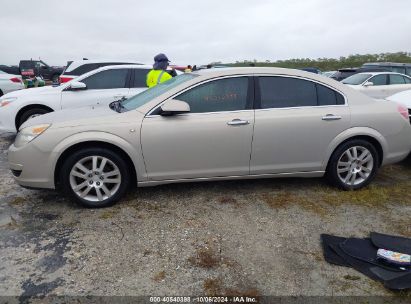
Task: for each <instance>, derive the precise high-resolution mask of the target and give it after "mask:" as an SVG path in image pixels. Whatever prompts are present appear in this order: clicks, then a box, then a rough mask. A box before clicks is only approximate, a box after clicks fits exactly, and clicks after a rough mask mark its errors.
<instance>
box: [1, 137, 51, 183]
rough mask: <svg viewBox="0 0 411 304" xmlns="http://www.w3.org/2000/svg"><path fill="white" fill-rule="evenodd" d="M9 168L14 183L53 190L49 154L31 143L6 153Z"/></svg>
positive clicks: (12, 148)
mask: <svg viewBox="0 0 411 304" xmlns="http://www.w3.org/2000/svg"><path fill="white" fill-rule="evenodd" d="M8 160H9V167H10V169H11V170H12V173H13V177H14V179H15V180H16V182H17V183H18V184H19V185H21V186H24V187H30V188H46V189H54V188H55V186H54V173H53V172H54V171H53V169H52V165H51V164H52V161H51V156H50V153H47V152H43V151H41V150H40V149H38V148H37V147H36V146H35V145H33V144H32V143H28V144H27V145H25V146H23V147H20V148H16V147H15V146H14V144H13V145H11V146H10V148H9V151H8Z"/></svg>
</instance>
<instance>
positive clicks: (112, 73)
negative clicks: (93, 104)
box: [81, 69, 128, 90]
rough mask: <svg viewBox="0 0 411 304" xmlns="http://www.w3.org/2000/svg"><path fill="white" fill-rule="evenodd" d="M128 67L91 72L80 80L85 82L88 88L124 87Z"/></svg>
mask: <svg viewBox="0 0 411 304" xmlns="http://www.w3.org/2000/svg"><path fill="white" fill-rule="evenodd" d="M127 75H128V69H113V70H106V71H101V72H99V73H96V74H93V75H91V76H89V77H87V78H85V79H83V80H81V82H83V83H85V84H86V86H87V89H88V90H102V89H119V88H125V87H126V82H127Z"/></svg>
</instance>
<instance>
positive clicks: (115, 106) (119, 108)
mask: <svg viewBox="0 0 411 304" xmlns="http://www.w3.org/2000/svg"><path fill="white" fill-rule="evenodd" d="M126 99H127V98H125V97H123V98H121V99H120V100H115V101H113V102H112V103H110V109H112V110H113V111H116V112H118V113H121V112H125V111H124V109H125V107H124V106H123V101H124V100H126Z"/></svg>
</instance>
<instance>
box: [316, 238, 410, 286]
mask: <svg viewBox="0 0 411 304" xmlns="http://www.w3.org/2000/svg"><path fill="white" fill-rule="evenodd" d="M321 243H322V246H323V252H324V259H325V260H326V261H327V262H329V263H331V264H335V265H339V266H345V267H352V268H354V269H355V270H357V271H359V272H361V273H363V274H364V275H366V276H368V277H369V278H371V279H373V280H376V281H380V282H382V283H383V284H384V286H385V287H387V288H389V289H394V290H402V289H408V288H411V269H410V268H409V267H400V266H396V265H391V264H387V263H384V262H381V260H378V259H377V250H378V249H379V248H383V249H389V250H392V251H396V252H402V253H408V252H411V240H410V239H407V238H403V237H396V236H390V235H384V234H380V233H374V232H373V233H371V238H364V239H358V238H343V237H338V236H333V235H328V234H322V235H321ZM376 244H378V246H377V245H376ZM380 246H381V247H380ZM400 249H401V250H403V251H401V250H400ZM405 250H410V251H408V252H407V251H405Z"/></svg>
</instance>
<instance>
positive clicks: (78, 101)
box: [61, 69, 130, 109]
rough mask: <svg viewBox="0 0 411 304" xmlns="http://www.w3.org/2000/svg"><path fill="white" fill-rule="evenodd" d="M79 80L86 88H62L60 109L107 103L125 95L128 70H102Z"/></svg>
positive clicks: (128, 81) (128, 75)
mask: <svg viewBox="0 0 411 304" xmlns="http://www.w3.org/2000/svg"><path fill="white" fill-rule="evenodd" d="M79 81H81V82H83V83H84V84H86V86H87V88H86V89H85V90H75V91H73V90H71V89H70V88H68V89H66V90H64V91H63V92H62V97H61V107H62V109H65V108H73V107H83V106H88V105H97V104H109V103H111V102H112V101H114V100H119V99H121V98H123V97H127V96H128V93H129V83H130V70H129V69H109V70H104V71H100V72H98V73H95V74H93V75H90V76H88V77H86V78H84V79H81V80H79Z"/></svg>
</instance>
